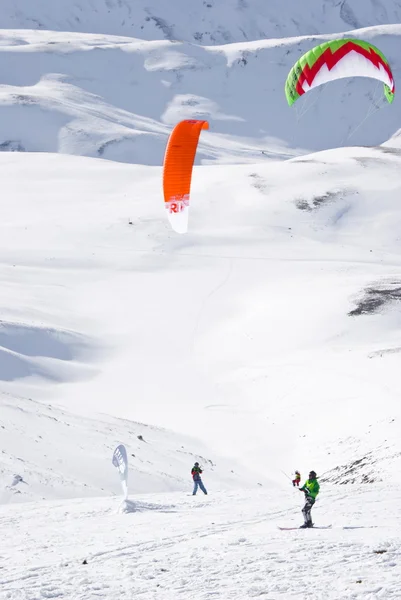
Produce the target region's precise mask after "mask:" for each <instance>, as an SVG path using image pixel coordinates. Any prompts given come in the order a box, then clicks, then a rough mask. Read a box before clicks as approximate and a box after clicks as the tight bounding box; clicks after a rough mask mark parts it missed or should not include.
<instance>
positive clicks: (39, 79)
mask: <svg viewBox="0 0 401 600" xmlns="http://www.w3.org/2000/svg"><path fill="white" fill-rule="evenodd" d="M294 4H295V6H294ZM400 21H401V2H400V0H391V1H390V0H387V1H386V2H379V1H378V0H375V1H373V0H359V1H358V2H350V1H347V0H346V1H343V2H338V1H336V2H334V1H329V0H326V1H321V2H316V1H315V0H309V1H304V2H302V3H301V2H300V3H294V2H293V0H286V2H283V1H282V0H280V1H279V0H275V1H269V2H266V0H252V1H250V0H249V1H245V0H238V1H237V0H236V1H234V0H226V1H222V0H221V1H219V2H216V1H215V0H213V1H210V2H208V1H206V0H203V1H200V0H196V2H191V6H190V7H188V1H187V0H181V1H175V2H168V3H166V2H165V1H164V0H159V1H158V2H156V1H154V2H147V1H146V2H145V1H142V0H135V1H134V0H132V1H131V2H124V1H122V0H121V1H120V0H119V1H118V2H114V1H113V0H107V2H106V1H103V0H98V1H96V2H89V1H86V0H85V2H83V1H81V2H77V1H75V2H72V1H71V0H68V1H67V0H59V1H58V2H50V1H49V0H36V1H35V3H34V4H33V3H32V2H30V1H28V0H3V2H2V3H1V6H0V27H3V28H4V29H3V30H2V31H0V84H1V85H0V149H2V150H13V151H23V150H25V151H48V152H61V153H68V154H79V155H86V156H92V157H103V158H108V159H111V160H118V161H123V162H129V163H140V164H148V165H160V164H161V162H162V159H163V152H164V147H165V144H166V140H167V136H168V133H169V132H170V131H171V128H172V126H173V125H175V124H176V123H177V122H178V121H180V120H181V119H183V118H196V119H206V120H208V121H209V122H210V132H209V133H207V135H205V136H204V139H203V140H202V143H201V146H200V151H199V155H198V161H200V162H202V161H203V162H204V163H205V162H211V161H212V162H220V163H221V162H226V163H227V162H228V163H244V162H253V163H254V162H260V161H266V160H268V158H269V157H272V156H273V157H277V158H288V157H291V156H294V155H297V154H299V153H300V152H303V151H305V150H320V149H325V148H333V147H337V146H347V145H354V144H362V145H370V146H371V145H376V144H379V143H382V142H384V141H386V140H387V139H388V138H389V137H390V136H391V135H393V134H394V133H395V132H396V131H397V130H398V129H399V126H400V123H399V114H400V109H399V106H400V104H399V100H398V97H397V94H396V99H395V102H394V104H393V105H392V106H388V105H387V103H386V101H385V100H384V99H383V94H382V86H381V85H380V84H378V83H377V82H376V81H374V80H371V79H365V78H354V79H346V80H341V81H336V82H333V83H330V84H328V85H326V86H323V87H322V88H319V89H317V90H314V91H313V92H311V93H310V94H308V97H307V98H302V99H301V100H300V101H299V102H297V103H296V105H295V106H293V107H291V108H289V107H288V106H287V102H286V99H285V95H284V84H285V80H286V78H287V75H288V72H289V71H290V69H291V67H292V66H293V64H294V63H295V62H296V61H297V59H298V58H299V57H300V56H301V55H302V54H304V53H305V52H306V51H307V50H309V49H310V48H312V47H313V46H315V45H316V44H317V43H319V42H321V41H325V40H328V39H332V38H333V37H339V36H340V37H341V36H342V35H346V36H348V37H349V36H352V37H360V38H362V39H366V40H368V41H370V42H372V43H374V44H375V45H377V46H378V47H379V48H380V49H381V50H382V51H383V52H384V54H385V55H386V56H387V58H388V60H389V62H390V65H391V66H392V69H393V73H394V77H395V80H396V84H397V80H398V78H399V77H400V75H401V58H400V52H399V48H400V45H401V25H396V23H400ZM66 32H68V33H66ZM121 36H123V37H121Z"/></svg>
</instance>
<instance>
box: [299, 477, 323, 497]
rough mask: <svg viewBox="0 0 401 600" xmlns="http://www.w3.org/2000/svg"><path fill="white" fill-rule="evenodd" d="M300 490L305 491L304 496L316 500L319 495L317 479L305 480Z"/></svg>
mask: <svg viewBox="0 0 401 600" xmlns="http://www.w3.org/2000/svg"><path fill="white" fill-rule="evenodd" d="M299 489H300V490H306V494H307V495H308V496H311V497H312V498H313V499H314V500H316V496H317V495H318V493H319V490H320V485H319V482H318V480H317V479H307V480H306V481H305V483H304V484H303V486H302V487H301V488H299Z"/></svg>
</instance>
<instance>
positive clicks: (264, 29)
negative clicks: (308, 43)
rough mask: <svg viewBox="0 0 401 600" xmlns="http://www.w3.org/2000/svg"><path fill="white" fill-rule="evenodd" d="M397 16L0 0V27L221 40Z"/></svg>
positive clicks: (238, 4) (203, 3)
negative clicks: (0, 3)
mask: <svg viewBox="0 0 401 600" xmlns="http://www.w3.org/2000/svg"><path fill="white" fill-rule="evenodd" d="M400 21H401V1H400V0H321V1H320V2H316V1H315V0H304V1H303V2H302V3H294V2H293V0H269V2H266V0H219V1H217V0H192V1H191V3H190V4H188V2H187V0H174V2H169V3H166V2H165V1H164V0H74V2H72V1H71V0H58V1H57V3H55V2H51V1H49V0H35V4H32V2H31V1H30V0H2V5H1V8H0V28H3V29H17V28H18V29H47V30H56V31H76V32H82V33H101V34H108V35H124V36H129V37H135V38H141V39H144V40H162V39H170V40H171V39H173V40H186V41H188V42H196V43H201V44H206V45H210V44H225V43H231V42H239V41H251V40H257V39H264V38H277V37H289V36H298V35H315V34H318V33H335V32H341V31H344V30H346V29H357V28H361V27H369V26H373V25H389V24H391V23H399V22H400Z"/></svg>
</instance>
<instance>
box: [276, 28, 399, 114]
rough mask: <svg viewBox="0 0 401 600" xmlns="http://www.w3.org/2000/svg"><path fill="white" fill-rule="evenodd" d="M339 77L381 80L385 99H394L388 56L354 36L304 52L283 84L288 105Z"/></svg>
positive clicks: (393, 86) (390, 100)
mask: <svg viewBox="0 0 401 600" xmlns="http://www.w3.org/2000/svg"><path fill="white" fill-rule="evenodd" d="M343 77H373V78H374V79H378V80H379V81H382V82H383V83H384V95H385V96H386V98H387V100H388V102H390V103H391V102H392V101H393V100H394V92H395V85H394V78H393V74H392V72H391V68H390V65H389V63H388V60H387V59H386V57H385V56H384V54H383V53H382V52H380V50H379V49H378V48H376V46H373V44H369V42H364V41H362V40H356V39H344V40H333V41H331V42H325V43H324V44H320V45H319V46H316V47H315V48H312V50H309V52H307V53H306V54H304V55H303V56H302V57H301V58H300V59H299V60H298V62H296V63H295V65H294V66H293V67H292V69H291V71H290V73H289V75H288V77H287V81H286V84H285V95H286V98H287V102H288V104H289V106H292V104H294V102H295V101H296V100H298V98H299V97H300V96H302V95H303V94H305V93H306V92H308V91H309V90H311V89H312V88H315V87H317V86H318V85H322V84H324V83H328V82H329V81H334V80H335V79H341V78H343Z"/></svg>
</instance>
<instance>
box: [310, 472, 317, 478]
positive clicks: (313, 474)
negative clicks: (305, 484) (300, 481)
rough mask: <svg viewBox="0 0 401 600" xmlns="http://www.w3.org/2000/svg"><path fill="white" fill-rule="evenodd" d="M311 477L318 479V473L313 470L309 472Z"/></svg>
mask: <svg viewBox="0 0 401 600" xmlns="http://www.w3.org/2000/svg"><path fill="white" fill-rule="evenodd" d="M309 479H316V473H315V471H311V472H310V473H309Z"/></svg>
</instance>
